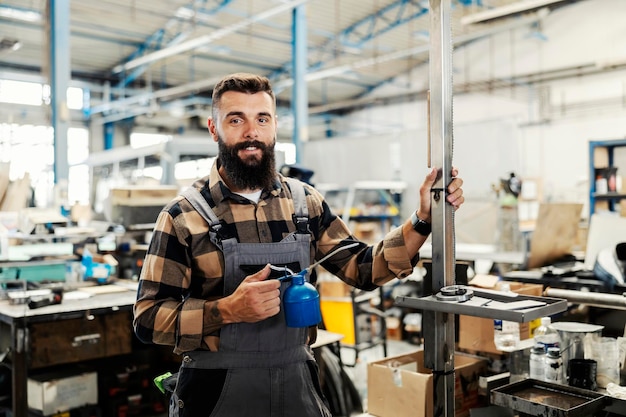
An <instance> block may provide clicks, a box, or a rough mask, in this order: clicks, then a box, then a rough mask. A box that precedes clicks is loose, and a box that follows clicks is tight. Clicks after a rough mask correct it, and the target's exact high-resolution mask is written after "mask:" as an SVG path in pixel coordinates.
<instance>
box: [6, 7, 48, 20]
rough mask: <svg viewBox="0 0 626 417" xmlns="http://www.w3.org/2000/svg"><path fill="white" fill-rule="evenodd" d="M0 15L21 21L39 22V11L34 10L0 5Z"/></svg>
mask: <svg viewBox="0 0 626 417" xmlns="http://www.w3.org/2000/svg"><path fill="white" fill-rule="evenodd" d="M0 17H6V18H7V19H12V20H20V21H22V22H40V21H41V13H39V12H37V11H35V10H27V9H16V8H15V7H8V6H0Z"/></svg>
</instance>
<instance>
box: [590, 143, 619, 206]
mask: <svg viewBox="0 0 626 417" xmlns="http://www.w3.org/2000/svg"><path fill="white" fill-rule="evenodd" d="M624 147H626V139H615V140H591V141H589V218H591V216H592V215H593V214H594V212H595V210H596V202H598V201H605V202H608V206H609V210H610V211H615V209H616V207H615V205H616V204H619V202H620V201H621V200H624V199H626V194H625V193H622V192H608V193H598V192H596V181H595V178H596V169H601V168H608V167H612V166H613V164H614V159H615V149H617V148H624ZM598 149H604V150H606V152H607V155H606V156H607V159H608V161H607V162H608V166H596V163H595V162H596V161H595V153H596V151H597V150H598ZM622 168H626V167H622Z"/></svg>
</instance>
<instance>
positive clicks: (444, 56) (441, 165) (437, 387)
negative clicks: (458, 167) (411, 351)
mask: <svg viewBox="0 0 626 417" xmlns="http://www.w3.org/2000/svg"><path fill="white" fill-rule="evenodd" d="M450 1H451V0H430V64H429V65H430V95H429V96H430V103H429V129H430V132H429V133H430V152H431V155H430V160H431V163H432V165H433V166H434V167H436V168H437V171H438V177H437V181H436V182H435V184H434V186H433V189H432V190H431V201H432V226H433V234H432V262H433V267H432V289H433V293H437V292H438V291H439V290H440V289H441V288H442V287H444V286H449V285H453V284H454V283H455V276H454V273H455V259H454V209H453V207H452V206H451V205H450V204H447V203H446V201H445V197H446V191H445V187H446V185H447V184H449V183H450V181H451V179H452V178H451V171H452V144H453V143H452V142H453V138H452V39H451V34H450ZM424 319H425V321H426V326H425V329H426V331H425V334H424V336H425V346H424V350H425V352H424V354H425V365H426V366H427V367H429V368H430V369H432V371H433V393H434V399H433V406H434V409H433V415H434V416H435V417H439V416H450V417H453V416H454V341H455V336H454V315H453V314H450V313H439V312H433V311H427V312H425V315H424Z"/></svg>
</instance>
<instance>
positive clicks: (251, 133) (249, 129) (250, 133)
mask: <svg viewBox="0 0 626 417" xmlns="http://www.w3.org/2000/svg"><path fill="white" fill-rule="evenodd" d="M244 136H245V137H246V138H256V137H258V136H259V131H258V130H257V127H256V126H255V125H254V123H250V124H248V125H246V130H245V131H244Z"/></svg>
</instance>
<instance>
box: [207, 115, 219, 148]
mask: <svg viewBox="0 0 626 417" xmlns="http://www.w3.org/2000/svg"><path fill="white" fill-rule="evenodd" d="M207 127H208V129H209V133H210V134H211V137H212V138H213V140H214V141H215V142H217V126H216V125H215V123H213V118H212V117H209V118H208V119H207Z"/></svg>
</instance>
